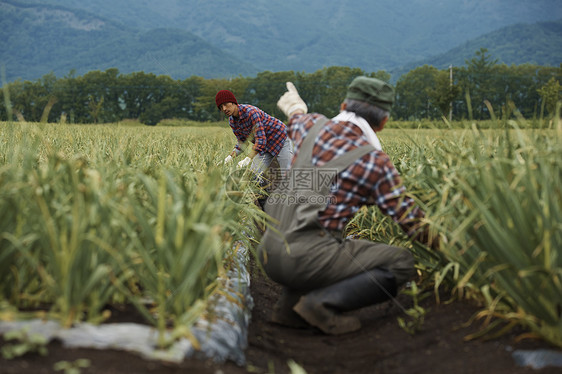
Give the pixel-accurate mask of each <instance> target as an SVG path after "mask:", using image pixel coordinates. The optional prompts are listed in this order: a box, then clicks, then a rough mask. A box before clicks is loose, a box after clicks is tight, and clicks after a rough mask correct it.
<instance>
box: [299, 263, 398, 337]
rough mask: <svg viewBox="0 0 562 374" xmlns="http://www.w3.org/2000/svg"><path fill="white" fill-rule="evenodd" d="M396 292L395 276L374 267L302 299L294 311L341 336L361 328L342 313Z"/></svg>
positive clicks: (357, 321) (375, 301)
mask: <svg viewBox="0 0 562 374" xmlns="http://www.w3.org/2000/svg"><path fill="white" fill-rule="evenodd" d="M396 293H397V286H396V279H395V278H394V275H393V274H392V273H391V272H390V271H388V270H386V269H380V268H375V269H372V270H369V271H367V272H364V273H361V274H358V275H355V276H353V277H350V278H347V279H344V280H342V281H340V282H338V283H334V284H332V285H330V286H328V287H324V288H320V289H317V290H314V291H312V292H310V293H308V294H306V295H304V296H302V297H301V298H300V300H299V302H298V303H297V304H296V305H295V306H294V308H293V310H294V311H295V312H297V313H298V314H299V315H300V316H301V317H302V318H303V319H304V320H305V321H307V322H308V323H310V324H311V325H313V326H316V327H318V328H319V329H320V330H322V331H323V332H324V333H326V334H330V335H340V334H345V333H348V332H352V331H356V330H359V329H360V328H361V322H360V321H359V318H357V317H354V316H344V315H342V314H341V313H342V312H347V311H351V310H356V309H360V308H363V307H366V306H369V305H374V304H377V303H380V302H383V301H386V300H389V299H390V298H392V297H394V296H396Z"/></svg>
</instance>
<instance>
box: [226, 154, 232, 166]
mask: <svg viewBox="0 0 562 374" xmlns="http://www.w3.org/2000/svg"><path fill="white" fill-rule="evenodd" d="M230 161H232V156H231V155H228V156H226V158H225V159H224V164H225V165H226V164H230Z"/></svg>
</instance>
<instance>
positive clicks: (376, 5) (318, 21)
mask: <svg viewBox="0 0 562 374" xmlns="http://www.w3.org/2000/svg"><path fill="white" fill-rule="evenodd" d="M31 1H33V0H29V1H17V0H0V30H1V31H0V33H1V34H0V66H1V67H3V68H4V70H5V78H4V79H5V81H7V82H10V81H13V80H16V79H23V80H34V79H38V78H40V77H42V76H43V75H45V74H47V73H49V72H53V73H55V74H56V75H57V76H64V75H67V74H71V73H74V74H84V73H85V72H87V71H91V70H105V69H108V68H118V69H119V71H120V72H122V73H129V72H134V71H144V72H147V73H154V74H157V75H161V74H166V75H169V76H171V77H172V78H174V79H183V78H186V77H189V76H194V75H195V76H201V77H204V78H229V77H236V76H251V75H254V74H256V73H258V72H261V71H289V70H293V71H305V72H313V71H316V70H318V69H321V68H323V67H327V66H349V67H358V68H361V69H363V70H364V71H366V72H373V71H378V70H386V71H388V72H390V73H391V75H392V76H393V79H394V80H395V79H397V77H398V76H399V75H400V74H402V73H403V72H407V71H408V70H409V69H412V68H414V67H416V66H420V65H423V64H429V65H433V66H436V67H438V68H444V67H446V66H448V65H449V64H454V65H463V64H464V63H465V61H466V60H467V59H470V58H471V57H472V56H473V55H474V53H475V51H477V50H479V49H480V48H482V47H483V48H487V49H488V50H489V52H490V54H491V55H492V56H493V58H495V59H498V61H499V62H503V63H506V64H521V63H533V64H539V65H551V66H558V65H559V64H560V63H561V62H562V2H561V1H560V0H401V1H395V0H376V1H360V0H347V1H345V0H339V1H329V0H322V1H320V0H308V1H306V2H302V1H298V0H283V1H272V0H251V1H250V0H239V1H237V2H232V1H226V0H214V1H206V0H182V1H179V0H159V1H157V2H155V1H149V0H90V1H87V2H84V1H80V0H45V1H41V2H40V3H39V2H35V3H34V2H31Z"/></svg>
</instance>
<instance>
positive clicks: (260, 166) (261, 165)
mask: <svg viewBox="0 0 562 374" xmlns="http://www.w3.org/2000/svg"><path fill="white" fill-rule="evenodd" d="M274 158H275V156H273V155H272V154H271V153H269V152H264V154H262V155H260V154H258V155H256V157H254V159H253V160H252V165H251V166H250V168H251V170H252V171H253V172H254V173H255V174H258V175H259V174H261V173H263V172H265V171H266V170H267V169H268V168H269V166H270V165H271V162H272V161H273V159H274ZM292 160H293V142H292V141H291V139H289V138H287V139H286V140H285V144H284V145H283V148H281V151H280V152H279V154H278V155H277V162H278V163H279V168H280V169H281V173H283V174H285V173H286V172H287V171H288V170H289V169H290V167H291V161H292Z"/></svg>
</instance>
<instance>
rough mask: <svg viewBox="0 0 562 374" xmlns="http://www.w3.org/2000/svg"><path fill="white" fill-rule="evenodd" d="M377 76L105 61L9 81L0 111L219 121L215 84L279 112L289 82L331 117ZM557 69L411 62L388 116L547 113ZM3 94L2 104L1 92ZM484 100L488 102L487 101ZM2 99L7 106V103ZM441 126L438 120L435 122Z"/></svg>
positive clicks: (94, 119) (312, 107)
mask: <svg viewBox="0 0 562 374" xmlns="http://www.w3.org/2000/svg"><path fill="white" fill-rule="evenodd" d="M360 75H366V76H370V77H376V78H379V79H382V80H384V81H389V80H390V75H389V74H388V73H386V72H384V71H378V72H373V73H367V72H365V71H363V70H361V69H358V68H348V67H329V68H324V69H321V70H318V71H316V72H314V73H304V72H297V73H295V72H293V71H286V72H278V73H272V72H269V71H266V72H262V73H259V74H257V76H256V77H254V78H245V77H238V78H235V79H228V80H227V79H204V78H201V77H195V76H193V77H191V78H187V79H185V80H179V81H178V80H173V79H172V78H170V77H169V76H167V75H160V76H157V75H154V74H148V73H143V72H138V73H130V74H120V73H119V70H117V69H115V68H112V69H108V70H106V71H105V72H100V71H91V72H89V73H87V74H85V75H84V76H80V77H75V76H74V75H73V74H70V75H69V76H67V77H65V78H60V79H58V78H56V76H55V75H54V74H48V75H45V76H44V77H43V78H42V79H40V80H38V81H36V82H30V81H24V82H21V81H16V82H12V83H10V84H7V85H5V87H4V91H3V92H2V93H0V95H2V96H3V98H0V99H2V100H0V118H7V116H8V112H9V111H10V110H11V112H12V113H13V115H15V116H17V117H18V118H19V119H20V120H27V121H30V122H39V121H49V122H61V121H63V122H70V123H110V122H119V121H122V120H124V119H138V120H140V121H141V122H143V123H145V124H148V125H156V124H157V123H159V122H160V121H163V120H172V119H182V120H191V121H212V122H216V121H220V120H221V119H223V117H222V114H221V113H220V112H219V111H218V110H217V108H216V105H215V100H214V99H215V95H216V93H217V92H218V91H219V90H222V89H229V90H231V91H232V92H233V93H234V94H235V96H236V97H237V100H238V102H239V103H248V104H252V105H255V106H257V107H259V108H261V109H262V110H264V111H266V112H267V113H270V114H272V115H274V116H275V117H277V118H281V119H282V118H283V117H284V114H283V113H281V111H280V110H279V109H278V108H277V105H276V104H277V100H278V99H279V97H280V96H281V95H282V94H283V93H284V92H285V91H286V85H285V83H286V82H287V81H292V82H294V83H295V85H296V87H297V88H298V90H299V93H300V95H301V97H302V98H303V99H304V100H305V102H306V103H307V105H308V108H309V111H310V112H319V113H323V114H325V115H327V116H334V115H336V114H337V113H338V112H339V106H340V103H341V102H342V101H343V100H344V98H345V95H346V90H347V86H348V85H349V83H350V82H351V81H352V80H353V79H354V78H355V77H357V76H360ZM561 80H562V68H554V67H541V66H535V65H522V66H510V67H508V66H506V65H500V64H497V62H496V61H493V60H491V57H490V55H489V54H487V52H486V50H485V49H483V50H480V51H478V52H477V53H476V56H475V57H474V58H473V59H472V60H470V61H467V66H466V67H455V68H454V69H453V71H452V80H451V75H450V72H449V71H448V70H438V69H437V68H434V67H432V66H424V67H421V68H417V69H415V70H413V71H411V72H409V73H407V74H405V75H403V76H402V77H401V78H400V79H399V81H398V82H397V84H396V103H395V105H394V107H393V111H392V116H393V118H394V119H402V120H412V121H418V120H421V119H436V118H442V117H443V116H445V117H449V110H451V115H452V118H453V119H468V120H472V119H478V120H484V119H490V118H491V116H492V115H493V114H494V113H491V111H490V109H489V108H490V107H491V108H492V110H493V111H495V112H496V113H497V115H498V116H500V117H501V118H502V119H504V120H505V121H507V120H509V119H512V118H513V115H514V113H515V112H517V111H518V112H521V113H523V114H524V115H525V116H526V117H528V118H533V117H535V118H539V117H540V118H542V117H543V116H547V115H548V116H552V115H553V114H554V108H555V103H556V102H557V101H558V100H559V99H560V98H561V97H562V94H561V92H560V81H561ZM8 96H9V99H10V100H9V101H8V104H6V100H5V99H6V98H7V97H8ZM488 104H489V106H488ZM7 106H8V107H7ZM441 126H445V124H442V125H441Z"/></svg>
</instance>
